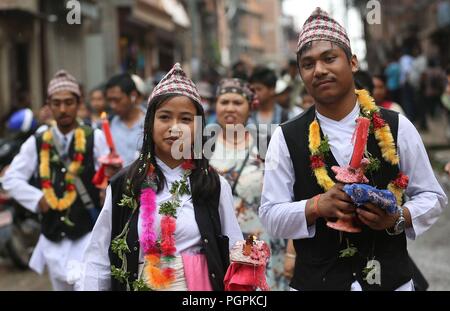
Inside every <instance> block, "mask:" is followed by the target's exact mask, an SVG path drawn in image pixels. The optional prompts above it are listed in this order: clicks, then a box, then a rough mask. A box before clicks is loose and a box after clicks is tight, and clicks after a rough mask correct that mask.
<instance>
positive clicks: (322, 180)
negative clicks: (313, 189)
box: [314, 167, 334, 191]
mask: <svg viewBox="0 0 450 311" xmlns="http://www.w3.org/2000/svg"><path fill="white" fill-rule="evenodd" d="M314 175H316V179H317V183H318V184H319V186H321V187H322V188H323V189H324V190H325V191H328V190H329V189H331V188H332V187H333V186H334V181H333V180H332V179H331V178H330V176H328V172H327V170H326V168H325V167H319V168H316V169H314Z"/></svg>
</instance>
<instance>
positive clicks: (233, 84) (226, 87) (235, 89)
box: [217, 78, 255, 104]
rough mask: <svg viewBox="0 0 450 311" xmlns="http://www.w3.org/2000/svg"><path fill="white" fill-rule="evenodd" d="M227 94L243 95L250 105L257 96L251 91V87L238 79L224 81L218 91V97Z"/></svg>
mask: <svg viewBox="0 0 450 311" xmlns="http://www.w3.org/2000/svg"><path fill="white" fill-rule="evenodd" d="M226 93H236V94H239V95H242V96H243V97H244V98H245V99H246V100H247V101H248V102H249V103H250V104H251V103H252V102H253V99H254V97H255V94H254V93H253V92H252V90H251V89H250V85H249V84H248V83H247V82H245V81H244V80H241V79H238V78H230V79H222V80H221V81H220V83H219V88H218V89H217V97H219V96H220V95H222V94H226Z"/></svg>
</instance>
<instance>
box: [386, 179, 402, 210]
mask: <svg viewBox="0 0 450 311" xmlns="http://www.w3.org/2000/svg"><path fill="white" fill-rule="evenodd" d="M387 190H389V191H390V192H392V193H393V194H394V196H395V198H396V199H397V205H398V206H402V204H403V190H402V189H400V188H398V187H396V186H395V185H393V184H392V183H390V184H389V185H388V186H387Z"/></svg>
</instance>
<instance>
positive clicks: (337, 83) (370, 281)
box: [259, 8, 447, 290]
mask: <svg viewBox="0 0 450 311" xmlns="http://www.w3.org/2000/svg"><path fill="white" fill-rule="evenodd" d="M297 60H298V67H299V72H300V75H301V77H302V79H303V81H304V83H305V87H306V89H307V91H308V93H309V94H311V95H312V96H313V97H314V100H315V103H316V105H315V106H313V107H311V108H310V109H309V110H307V111H306V112H305V113H303V114H302V115H300V116H299V117H297V118H295V119H293V120H290V121H288V122H286V123H284V124H282V125H281V126H280V127H279V128H277V130H276V131H275V133H274V135H273V137H272V140H271V142H270V145H269V149H268V153H267V157H266V172H265V176H264V188H263V193H262V200H261V207H260V210H259V215H260V217H261V221H262V223H263V224H264V225H265V227H266V229H267V230H268V231H269V233H271V234H272V235H273V236H275V237H280V238H286V239H293V240H294V246H295V249H296V253H297V257H296V262H295V271H294V276H293V278H292V281H291V284H290V285H291V288H292V289H294V290H414V286H413V282H412V273H411V269H412V267H411V264H410V261H409V258H408V251H407V248H406V237H408V238H410V239H415V237H417V236H418V235H420V234H422V233H423V232H425V231H426V230H427V229H429V227H430V226H431V225H432V224H433V223H434V222H435V221H436V220H437V218H438V216H439V214H440V213H441V211H442V209H443V208H444V207H445V206H446V205H447V197H446V195H445V193H444V192H443V190H442V188H441V187H440V185H439V183H438V182H437V180H436V178H435V177H434V174H433V170H432V168H431V165H430V162H429V160H428V157H427V154H426V150H425V148H424V146H423V143H422V141H421V138H420V136H419V134H418V132H417V130H416V129H415V128H414V126H413V125H412V124H411V122H410V121H408V120H407V119H406V118H405V117H403V116H399V115H398V114H397V113H395V112H392V111H388V110H384V109H381V110H380V111H379V113H377V114H376V115H377V117H379V118H378V119H377V118H375V117H373V115H374V114H372V126H373V128H374V130H378V129H379V128H381V127H382V125H387V126H388V127H386V128H387V129H388V131H389V133H390V134H389V135H391V138H393V143H391V144H386V141H385V139H386V135H381V136H383V138H380V137H379V136H376V137H375V135H374V133H373V131H371V133H370V134H369V138H368V142H367V151H368V153H370V155H371V157H373V158H377V159H378V161H379V168H378V169H377V170H374V171H373V172H372V173H370V174H369V173H368V174H367V177H368V178H369V184H371V185H372V186H376V187H377V188H379V189H386V188H388V184H390V185H391V186H392V185H393V181H395V182H396V183H394V184H395V185H399V187H403V188H405V194H406V196H407V197H408V198H409V200H408V201H406V202H405V203H404V204H403V205H402V204H399V208H398V212H397V213H395V214H392V215H391V214H388V213H386V212H384V211H383V210H382V209H381V208H379V207H377V206H375V205H372V204H366V205H365V206H364V207H363V208H357V207H356V206H355V205H354V204H353V203H352V201H351V200H350V198H349V197H348V196H347V195H346V193H345V192H344V191H343V185H342V184H341V183H338V182H336V179H335V176H334V173H333V172H332V170H331V169H330V168H331V167H332V166H341V167H343V166H346V165H348V164H349V162H350V158H351V156H352V152H353V144H352V136H353V133H354V131H355V127H356V122H355V121H356V119H357V118H358V117H359V115H360V114H362V113H364V111H362V108H361V107H362V106H365V105H367V102H368V97H364V96H362V95H361V92H358V93H356V92H355V84H354V81H353V74H354V73H355V72H356V70H357V67H358V62H357V59H356V57H355V56H354V55H352V53H351V49H350V42H349V39H348V37H347V34H346V31H345V29H344V28H343V27H341V26H340V25H339V24H338V23H337V22H336V21H335V20H333V19H332V18H330V17H329V16H328V15H327V13H325V12H323V11H322V10H321V9H320V8H318V9H316V11H314V12H313V14H312V15H311V16H310V17H309V18H308V19H307V21H306V22H305V24H304V26H303V29H302V30H301V32H300V36H299V45H298V50H297ZM369 102H370V100H369ZM375 119H376V120H375ZM377 122H378V123H377ZM313 123H315V124H318V127H319V128H318V130H317V131H316V132H317V136H319V137H320V139H321V141H326V140H325V137H328V146H329V151H327V150H326V149H327V148H324V149H323V148H322V149H321V150H319V149H318V148H317V146H315V143H314V139H316V138H317V137H315V136H314V130H313V129H314V127H313V126H311V124H313ZM386 128H384V129H386ZM319 131H320V133H319ZM385 134H386V133H385ZM389 135H387V136H389ZM383 143H384V145H383ZM325 145H326V144H324V145H322V147H323V146H325ZM380 145H383V146H384V147H383V148H384V149H383V148H381V147H380ZM386 146H388V147H386ZM386 148H388V149H389V150H390V151H392V152H391V154H386V153H385V152H384V151H386V150H387V149H386ZM381 149H383V152H382V151H381ZM400 172H402V174H403V175H401V176H405V175H406V176H408V177H409V184H407V187H406V183H405V180H406V177H403V178H402V179H398V176H399V173H400ZM389 187H390V186H389ZM352 217H356V218H357V220H359V222H360V227H361V232H360V233H347V232H344V233H343V232H340V231H337V230H334V229H332V228H330V227H328V226H327V224H326V223H327V221H329V220H333V219H334V220H336V219H342V220H348V219H350V218H352ZM367 267H369V268H367Z"/></svg>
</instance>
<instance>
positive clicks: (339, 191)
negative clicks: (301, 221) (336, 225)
mask: <svg viewBox="0 0 450 311" xmlns="http://www.w3.org/2000/svg"><path fill="white" fill-rule="evenodd" d="M343 188H344V185H343V184H339V183H337V184H335V185H334V186H333V187H332V188H331V189H330V190H328V191H327V192H325V193H323V194H321V196H320V198H319V200H318V202H317V211H314V206H313V205H314V200H313V199H310V200H309V201H308V206H309V208H308V209H309V211H307V222H308V225H312V224H313V223H314V222H315V220H316V219H317V216H319V217H324V218H334V219H336V218H337V219H346V220H347V219H351V217H352V216H354V214H355V210H356V206H355V205H354V204H353V201H352V199H351V198H350V197H349V196H348V195H347V194H346V193H345V192H344V190H343Z"/></svg>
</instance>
